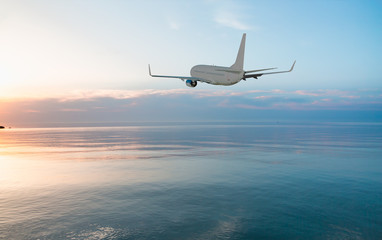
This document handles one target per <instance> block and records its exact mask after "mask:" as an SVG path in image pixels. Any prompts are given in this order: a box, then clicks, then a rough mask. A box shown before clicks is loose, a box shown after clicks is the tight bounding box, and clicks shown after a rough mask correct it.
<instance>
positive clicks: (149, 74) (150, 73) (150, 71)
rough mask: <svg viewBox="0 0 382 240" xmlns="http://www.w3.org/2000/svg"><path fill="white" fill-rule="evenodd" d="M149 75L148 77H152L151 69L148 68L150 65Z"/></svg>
mask: <svg viewBox="0 0 382 240" xmlns="http://www.w3.org/2000/svg"><path fill="white" fill-rule="evenodd" d="M149 75H150V76H152V75H151V68H150V64H149Z"/></svg>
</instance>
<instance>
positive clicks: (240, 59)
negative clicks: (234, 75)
mask: <svg viewBox="0 0 382 240" xmlns="http://www.w3.org/2000/svg"><path fill="white" fill-rule="evenodd" d="M245 36H246V34H245V33H243V37H242V38H241V43H240V48H239V52H238V53H237V57H236V61H235V63H234V64H233V65H232V66H231V68H233V69H236V70H243V67H244V50H245Z"/></svg>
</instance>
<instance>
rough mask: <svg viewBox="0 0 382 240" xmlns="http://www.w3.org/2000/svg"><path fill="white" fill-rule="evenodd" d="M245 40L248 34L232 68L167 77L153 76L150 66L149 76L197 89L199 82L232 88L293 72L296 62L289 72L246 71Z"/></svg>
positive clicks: (204, 69)
mask: <svg viewBox="0 0 382 240" xmlns="http://www.w3.org/2000/svg"><path fill="white" fill-rule="evenodd" d="M245 38H246V34H245V33H244V34H243V37H242V38H241V43H240V48H239V51H238V53H237V57H236V61H235V63H234V64H233V65H232V66H230V67H222V66H214V65H196V66H194V67H192V68H191V71H190V73H191V76H190V77H187V76H166V75H153V74H151V68H150V64H149V75H150V76H151V77H161V78H179V79H181V80H182V81H186V85H187V86H188V87H192V88H194V87H196V85H197V83H198V82H204V83H208V84H213V85H224V86H230V85H234V84H236V83H238V82H240V81H241V80H244V81H245V80H246V79H247V78H255V79H257V78H258V77H261V76H263V75H267V74H276V73H286V72H291V71H292V70H293V68H294V65H295V63H296V61H294V63H293V65H292V67H291V68H290V69H289V70H287V71H279V72H263V71H268V70H273V69H276V68H264V69H257V70H250V71H244V70H243V65H244V49H245Z"/></svg>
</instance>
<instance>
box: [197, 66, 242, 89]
mask: <svg viewBox="0 0 382 240" xmlns="http://www.w3.org/2000/svg"><path fill="white" fill-rule="evenodd" d="M243 75H244V71H243V70H234V69H232V68H230V67H219V66H212V65H196V66H194V67H193V68H192V69H191V76H192V77H195V78H200V79H203V81H205V82H207V83H209V84H214V85H226V86H229V85H233V84H236V83H238V82H240V80H241V79H242V78H243Z"/></svg>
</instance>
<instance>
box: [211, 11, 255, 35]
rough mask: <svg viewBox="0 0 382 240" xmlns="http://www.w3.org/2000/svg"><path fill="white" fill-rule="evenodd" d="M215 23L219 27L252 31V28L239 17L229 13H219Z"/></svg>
mask: <svg viewBox="0 0 382 240" xmlns="http://www.w3.org/2000/svg"><path fill="white" fill-rule="evenodd" d="M214 21H215V22H216V23H218V24H219V25H222V26H225V27H230V28H234V29H237V30H244V31H245V30H250V29H251V28H252V27H250V26H249V25H247V24H245V23H243V22H242V21H240V20H239V17H238V16H237V15H235V14H233V13H231V12H228V11H219V12H218V13H217V14H216V16H215V18H214Z"/></svg>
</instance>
